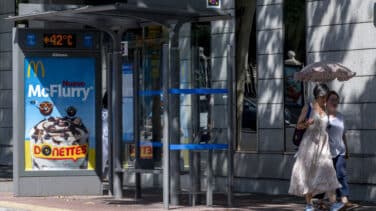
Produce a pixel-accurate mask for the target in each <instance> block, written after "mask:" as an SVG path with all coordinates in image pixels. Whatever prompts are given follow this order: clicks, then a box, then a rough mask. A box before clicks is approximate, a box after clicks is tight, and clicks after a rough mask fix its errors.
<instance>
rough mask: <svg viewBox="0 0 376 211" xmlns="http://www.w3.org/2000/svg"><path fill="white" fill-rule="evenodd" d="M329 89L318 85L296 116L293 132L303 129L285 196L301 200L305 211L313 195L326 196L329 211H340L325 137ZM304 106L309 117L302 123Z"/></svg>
mask: <svg viewBox="0 0 376 211" xmlns="http://www.w3.org/2000/svg"><path fill="white" fill-rule="evenodd" d="M328 93H329V88H328V87H327V86H326V85H325V84H318V85H316V86H315V88H314V90H313V95H314V98H315V100H314V101H313V102H312V103H310V104H309V105H306V106H304V107H303V109H302V112H301V114H300V116H299V120H298V124H297V128H298V129H306V132H305V133H304V135H303V138H302V141H301V144H300V146H299V150H298V152H297V155H296V160H295V163H294V167H293V170H292V175H291V181H290V188H289V193H290V194H293V195H297V196H304V197H305V199H306V203H307V205H306V208H305V210H306V211H313V210H314V208H313V205H312V197H313V196H314V195H316V194H320V193H327V195H328V197H329V201H330V202H331V203H332V205H331V208H330V210H332V211H337V210H340V209H341V208H342V207H343V206H344V205H343V203H336V195H335V190H336V189H337V188H340V187H341V185H340V184H339V182H338V180H337V176H336V172H335V169H334V166H333V161H332V156H331V153H330V148H329V138H328V133H327V127H328V121H329V120H328V115H327V113H326V111H325V110H326V109H325V105H326V100H327V96H328ZM308 106H311V113H310V116H309V118H308V119H305V117H306V115H307V112H308V110H309V109H308Z"/></svg>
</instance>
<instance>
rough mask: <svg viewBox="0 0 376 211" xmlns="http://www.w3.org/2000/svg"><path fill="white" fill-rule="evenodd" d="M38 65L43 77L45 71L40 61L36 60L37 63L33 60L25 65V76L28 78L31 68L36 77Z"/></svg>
mask: <svg viewBox="0 0 376 211" xmlns="http://www.w3.org/2000/svg"><path fill="white" fill-rule="evenodd" d="M38 67H40V70H41V71H42V78H44V76H45V74H46V72H45V69H44V65H43V63H42V62H41V61H38V62H37V63H35V61H30V62H29V64H28V65H27V77H28V78H30V74H31V69H33V72H34V76H35V77H36V76H37V75H38V70H39V69H38Z"/></svg>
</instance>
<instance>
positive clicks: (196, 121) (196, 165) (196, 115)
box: [189, 47, 201, 206]
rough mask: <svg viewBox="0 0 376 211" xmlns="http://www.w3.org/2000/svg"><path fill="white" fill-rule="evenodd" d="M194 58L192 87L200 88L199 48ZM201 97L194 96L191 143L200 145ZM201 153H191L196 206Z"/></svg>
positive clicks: (191, 183)
mask: <svg viewBox="0 0 376 211" xmlns="http://www.w3.org/2000/svg"><path fill="white" fill-rule="evenodd" d="M192 58H193V71H192V78H193V81H192V85H193V87H198V86H199V83H198V82H197V80H198V79H197V78H196V77H197V76H196V74H195V72H196V71H198V69H199V54H198V48H197V47H195V48H194V49H193V53H192ZM199 103H200V95H192V128H193V131H192V132H193V138H192V141H191V143H193V144H198V143H200V139H201V134H200V109H199V107H200V104H199ZM200 159H201V158H200V152H199V151H198V152H195V151H192V150H190V151H189V180H190V185H191V187H190V191H191V193H190V194H189V195H190V204H191V205H192V206H196V204H199V203H200V195H199V194H197V193H198V192H199V191H200V190H201V187H200V185H201V184H200V183H201V181H200V180H201V178H200Z"/></svg>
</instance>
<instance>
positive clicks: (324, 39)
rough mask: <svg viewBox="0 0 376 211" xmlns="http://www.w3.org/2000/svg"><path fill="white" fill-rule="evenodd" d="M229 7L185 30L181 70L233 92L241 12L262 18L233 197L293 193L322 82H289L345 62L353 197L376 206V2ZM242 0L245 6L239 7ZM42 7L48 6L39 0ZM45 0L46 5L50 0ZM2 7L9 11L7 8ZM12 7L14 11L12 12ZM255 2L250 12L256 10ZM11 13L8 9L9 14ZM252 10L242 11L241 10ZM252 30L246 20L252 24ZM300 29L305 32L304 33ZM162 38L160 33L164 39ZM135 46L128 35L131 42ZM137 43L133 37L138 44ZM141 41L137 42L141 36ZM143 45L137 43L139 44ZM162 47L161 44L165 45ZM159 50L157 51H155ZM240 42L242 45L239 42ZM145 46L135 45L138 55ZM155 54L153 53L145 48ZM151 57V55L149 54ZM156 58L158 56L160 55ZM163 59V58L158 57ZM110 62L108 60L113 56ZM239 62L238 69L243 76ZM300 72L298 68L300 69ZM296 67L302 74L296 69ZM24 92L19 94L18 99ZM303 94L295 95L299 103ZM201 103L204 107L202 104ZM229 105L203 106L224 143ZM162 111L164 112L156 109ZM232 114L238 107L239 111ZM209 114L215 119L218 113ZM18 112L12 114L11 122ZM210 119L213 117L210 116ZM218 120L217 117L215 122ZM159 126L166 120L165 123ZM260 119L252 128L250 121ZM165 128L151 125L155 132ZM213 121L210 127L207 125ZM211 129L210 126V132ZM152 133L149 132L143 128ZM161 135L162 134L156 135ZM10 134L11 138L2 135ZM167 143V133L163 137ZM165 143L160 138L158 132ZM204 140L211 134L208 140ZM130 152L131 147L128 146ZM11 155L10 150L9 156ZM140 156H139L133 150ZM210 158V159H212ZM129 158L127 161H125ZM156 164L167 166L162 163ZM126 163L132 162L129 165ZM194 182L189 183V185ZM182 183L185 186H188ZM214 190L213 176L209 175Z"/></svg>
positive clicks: (2, 158)
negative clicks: (305, 112)
mask: <svg viewBox="0 0 376 211" xmlns="http://www.w3.org/2000/svg"><path fill="white" fill-rule="evenodd" d="M7 2H14V1H1V2H0V6H1V7H0V8H1V10H6V11H2V12H0V14H1V16H0V17H1V20H0V23H2V22H3V21H4V20H3V19H2V17H3V16H7V15H8V14H14V13H15V8H16V7H15V5H13V4H11V3H7ZM51 2H52V3H55V4H61V3H71V4H80V3H83V2H80V1H64V2H62V1H60V2H58V1H56V2H53V1H48V2H47V3H51ZM128 2H130V3H132V4H138V5H143V6H147V7H153V6H158V7H160V6H163V7H175V8H180V9H189V7H193V8H201V10H202V11H205V10H207V9H208V8H207V5H206V2H205V1H188V0H186V1H169V0H165V1H158V3H156V2H155V1H153V0H150V1H146V0H145V1H136V0H134V1H128ZM219 2H221V10H222V11H224V12H229V13H232V14H234V15H235V16H236V18H235V17H234V18H233V19H231V20H217V21H208V22H204V23H189V24H185V25H184V26H183V27H182V29H181V30H180V32H179V63H180V71H181V72H180V84H181V85H180V86H181V88H203V87H210V88H225V87H226V80H227V79H228V75H227V68H229V64H228V61H229V58H230V60H232V61H238V60H237V58H236V56H238V55H236V53H237V52H238V51H237V48H238V47H239V43H237V39H240V38H239V35H238V34H237V33H241V32H240V31H241V30H239V27H241V26H242V25H241V24H242V23H240V22H239V21H240V20H241V18H239V13H244V11H248V12H249V13H248V14H249V15H252V16H253V17H254V18H253V19H251V21H250V23H251V24H252V27H251V28H250V30H251V32H250V33H249V34H248V36H249V46H250V47H249V50H248V57H246V58H247V59H248V61H247V63H249V67H248V68H246V69H247V73H246V74H245V76H246V83H245V84H246V85H245V86H244V87H245V88H244V89H246V90H247V91H244V93H245V94H244V95H245V100H244V102H243V105H244V106H243V115H242V118H243V120H245V121H243V122H241V123H240V124H241V128H242V129H241V133H240V138H239V141H234V143H235V142H236V143H235V144H236V152H235V154H234V172H233V173H234V177H235V178H234V191H235V192H260V193H268V194H287V191H288V186H289V179H290V175H291V169H292V164H293V162H294V154H295V151H296V149H295V147H294V146H293V144H292V133H293V130H294V128H293V126H294V123H296V116H297V115H298V114H299V111H300V108H301V107H302V106H303V105H304V103H306V102H308V101H309V100H310V99H311V94H310V93H311V90H312V87H313V84H310V83H307V84H294V89H293V90H292V91H291V90H290V89H288V88H290V85H291V82H290V81H289V80H288V78H289V77H290V76H291V71H292V70H298V69H299V68H300V67H301V65H302V64H310V63H312V62H316V61H321V60H329V61H333V62H340V63H343V64H344V65H345V66H347V67H349V68H350V69H352V70H353V71H355V72H357V76H356V77H355V78H353V79H351V80H350V81H348V82H337V81H334V82H331V83H328V85H329V86H330V87H331V88H332V89H334V90H336V91H338V92H339V94H340V96H341V102H340V109H341V111H342V112H343V113H344V115H345V117H346V126H347V129H348V130H347V133H346V136H347V138H348V141H349V149H350V159H349V160H348V165H347V169H348V175H349V181H350V188H351V199H357V200H371V201H375V200H376V186H375V182H376V177H375V176H376V169H375V167H374V166H375V165H373V164H374V163H375V162H376V154H375V153H374V149H376V145H375V144H374V143H373V142H374V141H373V140H374V137H376V128H375V126H376V118H375V117H373V116H372V110H373V109H374V108H376V107H375V102H376V95H375V94H374V90H376V87H374V85H372V83H373V82H374V80H375V75H376V73H375V67H376V57H375V55H376V54H375V52H376V44H375V43H376V42H375V40H374V39H376V38H375V36H374V35H375V34H374V33H376V27H375V26H374V24H373V15H374V14H373V13H374V11H373V8H374V4H375V2H374V1H373V0H362V1H360V0H345V1H335V0H315V1H313V0H312V1H311V0H306V1H294V0H257V1H256V0H254V1H250V3H249V5H248V7H254V11H253V10H252V9H250V8H248V9H250V10H246V9H244V8H239V7H238V6H237V5H236V2H238V1H235V0H222V1H219ZM239 2H241V1H239ZM34 3H40V1H34ZM42 3H43V2H42ZM1 4H4V6H3V5H1ZM8 4H9V5H8ZM250 5H251V6H250ZM6 8H9V9H6ZM242 9H243V10H242ZM243 24H244V23H243ZM0 26H1V28H0V30H1V31H0V43H1V45H0V61H1V62H0V75H1V78H0V99H1V101H0V131H1V134H2V135H1V137H0V144H1V145H0V147H1V148H0V152H1V153H0V164H11V160H12V159H11V154H10V150H9V149H11V148H10V147H9V145H11V142H12V140H11V131H12V129H11V125H12V124H11V112H10V111H11V109H12V106H11V99H12V94H11V93H12V92H11V84H10V81H11V80H10V78H11V62H10V60H11V45H10V39H11V35H10V34H11V27H12V25H11V24H7V25H4V24H0ZM292 26H296V27H295V28H294V27H292ZM137 30H141V32H135V31H130V33H129V37H137V36H138V35H137V34H138V33H141V35H140V36H141V37H143V39H148V37H147V36H145V34H144V31H143V30H146V31H148V32H150V33H158V34H159V35H158V36H159V37H158V38H157V39H161V40H163V39H165V38H166V37H164V36H165V35H164V32H163V31H164V30H163V29H156V28H145V29H136V31H137ZM156 31H157V32H156ZM150 36H151V37H152V38H150V41H148V43H149V44H148V45H143V46H139V48H142V49H144V51H143V52H150V54H146V53H145V57H144V60H143V62H145V64H149V66H145V68H146V69H147V67H148V68H149V69H148V70H149V71H150V78H149V79H148V78H146V75H148V74H149V73H148V72H144V73H143V74H144V75H142V76H141V77H144V78H143V80H144V81H147V80H150V81H151V82H152V83H154V84H157V85H153V86H148V85H147V83H145V84H146V85H145V86H144V87H143V88H145V89H158V88H160V87H158V83H159V82H158V78H159V69H158V68H159V67H158V66H159V63H158V57H155V54H158V52H159V50H158V48H155V47H153V46H154V44H155V43H154V44H153V43H152V42H153V41H152V40H154V41H155V40H156V39H155V37H153V36H152V35H150ZM125 39H127V38H125ZM129 39H130V40H129V41H130V42H131V41H132V39H133V38H129ZM134 39H137V38H134ZM133 41H134V40H133ZM158 42H159V41H158ZM150 43H151V44H150ZM236 44H238V45H236ZM136 48H137V46H136V47H135V49H136ZM145 49H146V50H148V51H145ZM149 50H150V51H149ZM290 50H292V51H294V52H295V54H296V59H297V60H299V61H300V63H302V64H299V62H298V63H296V65H295V66H294V65H292V66H291V64H290V63H289V62H288V61H287V60H288V59H291V58H290V57H289V56H288V51H290ZM156 52H157V53H156ZM153 55H154V57H153ZM104 61H105V59H104ZM235 67H236V62H234V63H233V64H232V68H234V70H235ZM291 68H292V69H291ZM294 68H295V69H294ZM14 94H16V93H14ZM294 96H295V97H294ZM198 101H199V100H198ZM143 102H144V103H145V106H144V107H143V109H144V110H143V113H146V115H144V116H143V117H142V118H145V120H144V121H143V123H142V124H144V125H143V126H144V128H148V124H150V121H151V122H153V123H155V120H154V119H153V118H152V120H150V121H149V122H148V117H147V116H148V113H150V112H152V111H154V113H155V110H153V105H155V103H159V105H158V106H160V104H161V102H160V99H155V98H154V99H144V101H143ZM193 102H196V103H197V101H195V99H193V97H191V96H185V97H182V98H181V101H180V128H181V131H182V135H181V140H180V142H181V143H190V142H192V139H193V138H194V137H195V135H196V134H195V130H194V129H193V127H194V121H195V120H194V117H193V116H194V110H195V108H194V105H193V104H194V103H193ZM226 103H227V102H226V100H225V98H222V97H215V98H214V107H213V109H212V110H211V111H210V112H209V111H208V110H205V109H203V110H202V112H201V113H200V115H199V116H201V117H198V118H199V119H200V120H201V122H200V123H202V124H203V125H200V128H201V129H203V130H205V127H206V126H207V125H208V124H209V120H210V121H211V122H213V123H214V126H213V125H211V128H212V129H215V131H220V132H218V134H217V137H216V139H217V142H218V143H226V132H225V131H226V130H228V128H227V127H226V124H225V123H226V121H227V120H226V115H223V114H224V113H226V112H228V110H227V109H228V108H226ZM154 109H155V108H154ZM231 109H236V108H235V105H232V107H231ZM209 113H210V114H209ZM8 114H9V116H8ZM207 116H210V118H209V117H207ZM208 119H209V120H208ZM157 120H158V118H157ZM250 122H251V123H250ZM156 124H157V123H155V124H152V126H151V127H156V128H158V127H157V126H156ZM205 124H206V126H205ZM201 126H202V127H201ZM141 132H143V133H145V134H146V133H147V131H146V129H145V131H141ZM151 133H153V132H151ZM3 134H5V135H3ZM155 136H157V137H158V135H154V138H155ZM159 136H160V135H159ZM202 137H204V136H202ZM125 151H128V152H129V150H128V148H126V147H125ZM3 152H4V153H3ZM130 154H131V153H130ZM187 156H188V155H187V154H186V153H181V159H182V162H181V165H182V168H181V169H182V171H184V170H185V167H187V168H189V162H188V161H187ZM204 157H205V155H203V158H202V159H204ZM127 159H128V158H125V161H126V160H127ZM156 160H158V159H157V158H156ZM226 163H227V160H226V156H225V153H220V152H219V153H215V156H214V159H213V164H214V168H215V175H216V180H215V185H216V190H218V191H225V190H224V188H225V187H226V185H224V184H225V183H226V177H225V176H226V175H227V172H226V168H225V167H224V166H225V165H226ZM124 165H127V163H126V162H125V164H124ZM184 177H185V176H182V178H184ZM124 179H125V181H126V183H127V184H133V183H134V176H132V175H125V177H124ZM142 181H143V185H144V186H160V184H161V177H158V176H157V177H156V176H153V175H152V174H143V176H142ZM185 181H187V180H184V179H182V180H181V183H182V186H183V187H187V186H188V185H189V184H188V183H186V182H185ZM203 181H204V183H205V176H203Z"/></svg>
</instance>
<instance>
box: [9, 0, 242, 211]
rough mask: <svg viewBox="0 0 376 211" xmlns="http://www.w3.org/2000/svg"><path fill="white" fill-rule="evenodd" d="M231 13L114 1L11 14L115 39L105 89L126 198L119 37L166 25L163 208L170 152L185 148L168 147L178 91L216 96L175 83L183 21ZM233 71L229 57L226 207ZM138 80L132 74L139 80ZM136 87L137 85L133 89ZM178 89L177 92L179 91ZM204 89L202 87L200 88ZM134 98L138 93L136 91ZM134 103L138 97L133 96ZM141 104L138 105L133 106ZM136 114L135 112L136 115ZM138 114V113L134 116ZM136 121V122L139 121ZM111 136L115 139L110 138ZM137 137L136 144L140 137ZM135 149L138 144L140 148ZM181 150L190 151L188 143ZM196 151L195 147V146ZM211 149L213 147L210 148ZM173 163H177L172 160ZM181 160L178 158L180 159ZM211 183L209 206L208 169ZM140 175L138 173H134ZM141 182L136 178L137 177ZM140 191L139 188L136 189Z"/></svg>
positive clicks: (116, 176) (116, 187)
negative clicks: (129, 31) (127, 31)
mask: <svg viewBox="0 0 376 211" xmlns="http://www.w3.org/2000/svg"><path fill="white" fill-rule="evenodd" d="M231 17H232V15H231V14H227V13H223V12H221V11H219V10H213V11H199V12H198V11H187V10H179V9H174V10H172V9H170V8H158V7H152V8H146V7H139V6H134V5H129V4H126V3H115V4H111V5H103V6H84V7H80V8H77V9H69V10H62V11H47V12H41V13H32V14H30V15H22V16H13V17H9V18H8V19H9V20H12V21H21V20H31V21H48V22H65V23H77V24H82V25H86V26H90V27H93V28H96V29H98V30H100V31H103V32H105V33H107V34H108V35H109V36H110V37H111V39H112V45H113V47H112V50H113V52H112V64H113V71H108V73H107V79H108V83H107V90H111V92H108V98H109V105H110V106H109V113H110V114H112V115H110V116H109V131H112V133H109V138H110V140H112V158H111V159H112V165H111V167H112V168H111V176H112V181H110V182H112V184H111V187H112V193H113V195H114V197H115V198H122V178H121V177H122V167H121V160H120V153H121V151H120V149H121V147H120V146H121V142H122V120H121V117H122V115H121V113H122V107H121V103H122V101H121V100H122V93H121V92H122V81H121V78H122V77H121V37H122V34H123V32H124V30H125V29H126V28H130V27H135V26H136V27H137V26H142V25H145V24H148V23H150V22H152V23H156V24H159V25H163V26H165V27H167V28H168V32H169V42H168V44H165V45H164V46H163V48H162V52H163V55H164V56H163V58H162V60H163V61H162V64H163V70H162V71H163V72H162V74H163V92H162V93H163V98H164V101H165V102H167V103H165V106H164V111H163V124H164V126H163V134H164V136H163V158H162V159H163V165H162V166H163V204H164V207H165V208H167V209H168V208H169V204H170V198H169V196H170V181H169V179H170V165H171V163H170V150H181V149H180V148H179V147H176V146H175V148H173V147H172V146H171V145H170V140H171V134H172V133H174V131H179V130H178V129H177V128H174V119H172V118H171V114H173V115H174V112H175V115H176V110H178V106H179V104H178V102H179V101H178V99H179V98H178V97H175V96H178V95H179V94H218V92H217V93H215V92H214V93H213V92H211V91H210V89H208V90H206V91H205V90H204V92H205V93H197V92H195V91H190V90H183V91H182V90H180V91H179V83H176V81H175V80H174V79H175V78H174V77H173V74H179V69H178V68H179V66H178V65H176V64H174V63H173V62H174V59H171V56H172V53H171V52H172V50H171V49H177V48H178V32H179V29H180V27H181V26H182V24H184V23H187V22H201V21H214V20H223V19H229V18H231ZM228 50H231V46H228ZM234 72H235V71H232V65H231V59H228V70H227V75H228V76H229V78H228V79H227V81H228V82H227V89H226V90H225V91H224V92H222V93H221V94H228V101H227V102H228V103H227V105H228V124H227V126H228V128H229V129H228V132H227V140H228V144H226V145H224V146H221V147H222V149H225V150H227V152H228V153H227V155H228V181H227V182H228V188H227V194H228V205H229V206H232V183H233V176H232V172H233V170H232V169H233V143H232V141H231V140H234V139H233V137H234V133H233V130H234V125H235V124H234V114H233V112H232V111H231V110H233V109H230V108H231V107H230V106H231V105H234V97H233V92H234V86H235V84H234V81H233V78H234ZM134 77H138V73H137V72H135V74H134ZM135 79H136V78H134V80H135ZM135 90H136V89H135ZM177 90H178V91H177ZM201 92H202V91H201ZM134 93H135V95H134V96H135V97H136V96H137V94H138V93H137V92H136V91H135V92H134ZM135 101H136V100H135ZM135 108H137V105H135ZM134 116H137V115H134ZM134 118H137V117H134ZM135 122H137V121H135ZM137 127H138V126H137V123H135V127H134V130H135V131H136V129H137ZM135 134H137V133H135ZM111 136H112V137H111ZM137 139H138V137H137V136H135V143H136V144H137V143H138V141H139V140H137ZM136 148H137V147H136ZM202 149H203V150H211V151H212V150H213V149H218V147H217V148H213V147H211V145H210V144H209V145H207V146H205V147H204V148H201V150H202ZM183 150H190V149H189V147H188V148H185V149H183ZM196 150H197V148H196ZM209 152H210V151H209ZM138 156H139V152H137V151H136V159H137V157H138ZM174 162H175V161H174ZM176 162H178V161H176ZM209 173H210V174H209V178H208V181H209V182H208V187H207V196H208V197H207V205H211V204H212V193H213V184H212V182H211V181H212V178H211V177H212V176H213V173H212V172H209ZM136 178H137V176H136ZM136 180H137V179H136ZM137 189H138V190H137ZM138 191H140V184H137V181H136V194H137V192H138Z"/></svg>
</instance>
